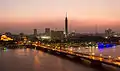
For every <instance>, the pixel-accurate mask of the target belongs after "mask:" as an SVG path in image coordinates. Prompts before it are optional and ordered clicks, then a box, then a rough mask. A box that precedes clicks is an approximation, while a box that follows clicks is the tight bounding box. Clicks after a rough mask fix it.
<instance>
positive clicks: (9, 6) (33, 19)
mask: <svg viewBox="0 0 120 71" xmlns="http://www.w3.org/2000/svg"><path fill="white" fill-rule="evenodd" d="M66 12H67V13H68V20H69V31H73V30H76V31H77V32H95V25H96V24H97V25H98V29H99V30H98V31H99V32H104V30H105V29H106V28H112V29H113V30H114V31H119V30H120V29H119V26H120V0H0V32H6V31H9V32H12V33H19V32H24V33H32V30H33V29H34V28H36V29H39V31H43V30H44V28H45V27H49V28H52V29H55V28H57V29H58V30H64V18H65V13H66Z"/></svg>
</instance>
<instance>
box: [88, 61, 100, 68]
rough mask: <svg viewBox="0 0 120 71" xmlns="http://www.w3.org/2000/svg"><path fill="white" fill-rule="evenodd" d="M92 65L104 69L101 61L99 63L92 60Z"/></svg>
mask: <svg viewBox="0 0 120 71" xmlns="http://www.w3.org/2000/svg"><path fill="white" fill-rule="evenodd" d="M90 65H91V66H92V67H102V63H101V62H100V61H97V60H91V63H90Z"/></svg>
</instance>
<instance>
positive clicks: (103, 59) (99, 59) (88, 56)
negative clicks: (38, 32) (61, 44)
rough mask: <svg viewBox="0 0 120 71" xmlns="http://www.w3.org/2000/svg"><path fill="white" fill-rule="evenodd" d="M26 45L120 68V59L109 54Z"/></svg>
mask: <svg viewBox="0 0 120 71" xmlns="http://www.w3.org/2000/svg"><path fill="white" fill-rule="evenodd" d="M32 46H33V45H27V47H28V48H35V49H39V50H42V51H47V52H51V53H52V54H55V55H59V56H67V55H70V56H73V57H74V59H77V60H80V61H81V60H83V59H85V60H89V61H90V64H91V66H95V67H100V66H102V64H107V65H111V66H114V67H118V68H120V60H119V59H118V58H112V57H111V56H108V57H104V56H103V55H101V54H100V56H96V55H95V54H94V53H92V54H85V53H78V52H74V51H68V50H64V49H56V48H52V47H47V46H43V45H34V46H33V47H32Z"/></svg>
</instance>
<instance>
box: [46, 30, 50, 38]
mask: <svg viewBox="0 0 120 71" xmlns="http://www.w3.org/2000/svg"><path fill="white" fill-rule="evenodd" d="M45 35H46V36H50V28H45Z"/></svg>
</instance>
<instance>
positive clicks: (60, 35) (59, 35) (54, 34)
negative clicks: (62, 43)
mask: <svg viewBox="0 0 120 71" xmlns="http://www.w3.org/2000/svg"><path fill="white" fill-rule="evenodd" d="M63 39H64V31H54V30H51V40H63Z"/></svg>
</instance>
